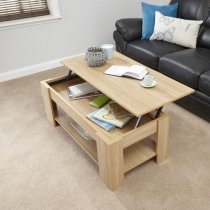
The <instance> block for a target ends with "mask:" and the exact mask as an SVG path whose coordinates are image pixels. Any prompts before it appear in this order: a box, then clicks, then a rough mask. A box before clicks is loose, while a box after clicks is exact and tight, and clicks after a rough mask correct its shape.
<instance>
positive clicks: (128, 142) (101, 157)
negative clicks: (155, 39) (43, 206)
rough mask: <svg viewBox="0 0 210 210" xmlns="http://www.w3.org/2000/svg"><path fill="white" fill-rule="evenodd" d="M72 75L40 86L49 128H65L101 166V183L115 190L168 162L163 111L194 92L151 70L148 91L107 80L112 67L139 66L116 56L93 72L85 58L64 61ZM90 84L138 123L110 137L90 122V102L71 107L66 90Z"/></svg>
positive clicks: (122, 81)
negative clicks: (134, 174) (145, 167)
mask: <svg viewBox="0 0 210 210" xmlns="http://www.w3.org/2000/svg"><path fill="white" fill-rule="evenodd" d="M62 63H63V65H64V66H66V67H67V68H68V69H69V70H70V71H69V74H68V75H67V76H66V75H65V76H62V77H58V78H52V79H48V80H45V81H41V89H42V94H43V100H44V104H45V111H46V114H47V118H48V120H49V122H50V123H51V124H52V125H53V126H56V125H61V126H62V127H63V128H64V130H66V132H67V133H68V134H69V135H70V136H71V138H72V139H73V140H75V141H76V142H77V143H78V144H79V146H80V147H81V148H82V149H83V150H84V151H85V152H86V153H87V154H88V155H89V156H90V157H91V158H92V159H93V161H94V162H95V163H96V164H97V165H98V168H99V175H100V177H101V179H102V180H103V182H104V183H105V184H106V185H107V186H108V187H109V188H110V189H111V190H115V189H116V188H118V187H119V186H121V185H123V182H124V174H125V173H127V172H128V171H130V170H131V169H133V168H135V167H137V166H138V165H140V164H142V163H144V162H145V161H147V160H149V159H151V158H153V157H156V162H157V163H161V162H163V161H164V160H165V159H166V158H167V147H168V146H167V142H168V130H169V116H168V114H166V113H164V112H163V111H162V107H163V106H164V105H165V104H168V103H170V102H173V101H176V100H177V99H180V98H182V97H184V96H186V95H189V94H191V93H193V92H194V90H193V89H191V88H189V87H187V86H185V85H183V84H181V83H179V82H177V81H175V80H172V79H170V78H168V77H166V76H164V75H162V74H160V73H158V72H157V71H154V70H152V69H150V68H147V70H148V71H149V73H150V74H152V75H153V76H154V77H155V80H156V81H157V86H156V87H154V88H144V87H142V86H140V81H139V80H134V79H129V78H121V77H114V76H110V75H106V74H104V71H105V70H106V69H108V68H109V67H110V66H111V65H123V66H130V65H135V64H139V63H138V62H136V61H134V60H132V59H130V58H128V57H126V56H124V55H122V54H120V53H117V52H114V55H113V58H112V59H110V60H108V61H107V62H106V64H105V65H103V66H101V67H89V66H87V64H86V61H85V60H84V56H77V57H73V58H69V59H66V60H63V61H62ZM84 81H87V82H88V83H90V84H91V85H93V86H94V87H95V88H97V89H98V90H100V91H101V92H102V93H104V94H105V95H107V96H108V97H109V98H110V99H112V100H113V101H115V102H116V103H118V104H119V105H121V106H122V107H124V108H125V109H127V110H128V111H129V112H131V113H132V114H133V115H134V116H135V117H134V118H133V119H132V120H131V121H130V122H129V123H128V124H127V125H126V126H125V127H123V128H122V129H119V128H115V129H114V130H112V131H111V132H107V131H105V130H103V129H102V128H100V127H99V126H97V125H96V124H94V123H93V122H91V121H90V120H88V119H87V118H86V115H87V114H89V113H90V112H93V111H95V110H96V108H94V107H92V106H90V105H89V101H90V100H92V98H86V99H81V100H74V101H70V100H69V97H68V93H67V87H68V86H70V85H75V84H79V83H81V82H84ZM73 122H76V123H77V124H79V125H80V126H81V128H83V129H84V130H85V131H86V132H87V133H88V135H89V136H90V137H91V139H92V140H85V139H84V138H83V136H81V135H80V134H79V133H78V132H77V130H75V127H74V126H73V125H74V124H73Z"/></svg>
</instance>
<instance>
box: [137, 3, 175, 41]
mask: <svg viewBox="0 0 210 210" xmlns="http://www.w3.org/2000/svg"><path fill="white" fill-rule="evenodd" d="M141 5H142V19H143V24H142V39H149V38H150V37H151V36H152V34H153V31H154V26H155V12H156V11H158V12H160V13H162V14H163V15H165V16H169V17H177V11H178V3H176V4H170V5H166V6H157V5H151V4H147V3H144V2H142V4H141Z"/></svg>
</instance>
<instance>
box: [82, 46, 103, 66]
mask: <svg viewBox="0 0 210 210" xmlns="http://www.w3.org/2000/svg"><path fill="white" fill-rule="evenodd" d="M85 60H86V61H87V64H88V66H91V67H97V66H102V65H104V64H105V63H106V55H105V51H104V49H102V48H100V47H90V48H88V50H87V52H86V55H85Z"/></svg>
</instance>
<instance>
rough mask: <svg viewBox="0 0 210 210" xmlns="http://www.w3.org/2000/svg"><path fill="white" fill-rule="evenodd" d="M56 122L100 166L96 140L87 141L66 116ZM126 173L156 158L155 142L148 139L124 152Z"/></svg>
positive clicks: (60, 117) (59, 117) (58, 117)
mask: <svg viewBox="0 0 210 210" xmlns="http://www.w3.org/2000/svg"><path fill="white" fill-rule="evenodd" d="M55 120H56V122H57V123H58V124H59V125H61V126H62V127H63V128H64V130H65V131H66V132H67V133H68V134H69V135H70V136H71V138H72V139H73V140H74V141H75V142H76V143H77V144H78V145H79V146H80V147H81V148H82V149H83V150H84V151H85V152H86V153H87V154H88V155H89V157H90V158H91V159H92V160H93V161H94V162H95V163H96V164H98V155H97V145H96V141H95V140H85V139H84V138H83V137H81V136H80V135H79V134H78V132H77V131H76V130H75V129H74V127H73V126H72V125H71V123H72V120H71V118H70V117H68V116H66V115H64V114H63V115H61V116H57V117H56V118H55ZM123 155H124V173H126V172H128V171H130V170H132V169H133V168H135V167H137V166H138V165H140V164H142V163H144V162H146V161H147V160H149V159H151V158H153V157H155V156H156V152H155V142H154V141H153V140H151V139H149V138H146V139H144V140H142V141H140V142H138V143H135V144H133V145H131V146H129V147H127V148H125V149H124V150H123Z"/></svg>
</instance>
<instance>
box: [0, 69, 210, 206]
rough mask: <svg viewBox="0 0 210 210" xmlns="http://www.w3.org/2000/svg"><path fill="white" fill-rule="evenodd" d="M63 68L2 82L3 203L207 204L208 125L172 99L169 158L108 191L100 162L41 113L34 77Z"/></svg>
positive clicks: (0, 196)
mask: <svg viewBox="0 0 210 210" xmlns="http://www.w3.org/2000/svg"><path fill="white" fill-rule="evenodd" d="M66 72H67V70H66V69H64V68H58V69H53V70H50V71H46V72H42V73H38V74H34V75H31V76H27V77H24V78H20V79H16V80H12V81H8V82H3V83H0V209H1V210H7V209H15V210H16V209H17V210H68V209H72V210H77V209H78V210H79V209H81V210H83V209H84V210H110V209H111V210H112V209H113V210H125V209H129V210H209V209H210V124H209V123H207V122H206V121H204V120H202V119H200V118H198V117H197V116H195V115H193V114H191V113H189V112H188V111H186V110H184V109H182V108H181V107H179V106H177V105H175V104H170V105H168V106H166V107H165V109H164V110H165V112H167V113H169V114H170V115H171V125H170V142H169V159H168V160H167V161H165V162H164V163H163V164H161V165H157V164H156V163H155V161H154V160H150V161H148V162H146V163H145V164H143V165H142V166H140V167H137V168H136V169H134V170H132V171H131V172H130V173H128V174H126V176H125V185H124V187H121V188H120V189H118V190H117V191H115V192H111V191H110V190H109V189H108V188H107V187H106V186H105V185H104V184H103V182H102V181H101V180H100V178H99V176H98V169H97V166H96V165H95V164H94V163H93V161H92V160H91V159H90V158H89V157H88V156H87V155H86V154H85V153H84V152H83V151H82V150H81V149H80V148H79V146H78V145H77V144H76V143H75V142H74V141H73V140H72V139H70V137H69V136H68V135H67V134H66V133H65V131H64V130H63V129H62V128H61V127H56V128H54V127H52V126H51V125H50V124H49V123H48V121H47V119H46V116H45V113H44V106H43V103H42V96H41V91H40V86H39V81H41V80H43V79H47V78H50V77H54V76H58V75H63V74H66Z"/></svg>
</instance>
